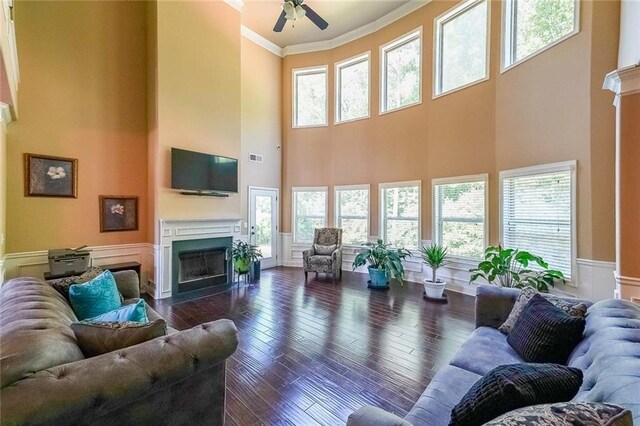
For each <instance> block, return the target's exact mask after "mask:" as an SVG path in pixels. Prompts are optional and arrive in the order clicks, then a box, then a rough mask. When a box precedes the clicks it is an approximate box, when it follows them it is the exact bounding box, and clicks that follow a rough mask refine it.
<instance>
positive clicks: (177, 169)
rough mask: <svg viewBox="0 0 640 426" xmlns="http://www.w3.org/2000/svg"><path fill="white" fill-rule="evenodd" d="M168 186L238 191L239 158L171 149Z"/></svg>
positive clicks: (199, 189)
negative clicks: (169, 183) (169, 182)
mask: <svg viewBox="0 0 640 426" xmlns="http://www.w3.org/2000/svg"><path fill="white" fill-rule="evenodd" d="M171 188H173V189H180V190H184V191H196V192H234V193H235V192H238V160H237V159H235V158H229V157H222V156H219V155H212V154H205V153H202V152H194V151H187V150H185V149H178V148H171Z"/></svg>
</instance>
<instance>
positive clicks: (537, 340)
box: [507, 294, 585, 364]
mask: <svg viewBox="0 0 640 426" xmlns="http://www.w3.org/2000/svg"><path fill="white" fill-rule="evenodd" d="M584 327H585V320H584V318H579V317H574V316H572V315H570V314H568V313H566V312H565V311H563V310H561V309H560V308H557V307H556V306H554V305H553V304H552V303H551V302H549V301H547V300H546V299H545V298H544V297H542V296H540V295H539V294H536V295H534V296H533V297H532V298H531V300H530V301H529V303H527V306H525V308H524V309H523V311H522V314H521V315H520V317H519V318H518V320H517V321H516V324H515V326H514V327H513V329H512V330H511V333H509V335H508V336H507V342H508V343H509V344H510V345H511V346H512V347H513V348H514V349H515V350H516V352H518V354H519V355H520V356H521V357H522V359H524V360H525V361H528V362H555V363H558V364H565V363H566V362H567V358H569V355H570V354H571V352H572V351H573V349H574V348H575V347H576V345H577V344H578V343H579V342H580V340H582V332H583V331H584Z"/></svg>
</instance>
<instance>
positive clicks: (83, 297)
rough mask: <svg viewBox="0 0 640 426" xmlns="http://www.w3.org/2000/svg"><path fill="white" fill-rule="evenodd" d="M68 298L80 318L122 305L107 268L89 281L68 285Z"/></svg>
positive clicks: (92, 315) (114, 282) (89, 316)
mask: <svg viewBox="0 0 640 426" xmlns="http://www.w3.org/2000/svg"><path fill="white" fill-rule="evenodd" d="M69 300H70V301H71V306H72V307H73V310H74V311H75V313H76V315H77V316H78V318H79V319H81V320H83V319H86V318H92V317H95V316H98V315H102V314H104V313H106V312H109V311H112V310H114V309H117V308H119V307H120V306H121V305H122V302H121V301H120V293H118V286H117V284H116V280H115V279H114V278H113V275H112V274H111V272H110V271H108V270H107V271H103V272H102V273H101V274H100V275H98V276H97V277H95V278H94V279H92V280H91V281H89V282H86V283H84V284H73V285H72V286H71V287H69Z"/></svg>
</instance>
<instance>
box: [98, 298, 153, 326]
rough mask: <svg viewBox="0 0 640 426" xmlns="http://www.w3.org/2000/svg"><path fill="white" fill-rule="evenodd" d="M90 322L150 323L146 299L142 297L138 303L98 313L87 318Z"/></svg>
mask: <svg viewBox="0 0 640 426" xmlns="http://www.w3.org/2000/svg"><path fill="white" fill-rule="evenodd" d="M87 321H88V322H109V321H116V322H127V321H133V322H141V323H144V324H146V323H148V322H149V318H148V317H147V309H146V304H145V303H144V300H142V299H140V300H138V302H137V303H135V304H131V305H125V306H122V307H120V308H118V309H114V310H113V311H109V312H105V313H104V314H102V315H98V316H95V317H92V318H88V319H87Z"/></svg>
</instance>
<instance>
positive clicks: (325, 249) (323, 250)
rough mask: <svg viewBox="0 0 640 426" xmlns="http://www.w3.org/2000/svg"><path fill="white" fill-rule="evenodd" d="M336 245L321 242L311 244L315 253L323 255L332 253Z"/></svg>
mask: <svg viewBox="0 0 640 426" xmlns="http://www.w3.org/2000/svg"><path fill="white" fill-rule="evenodd" d="M336 247H337V245H336V244H331V245H328V246H325V245H322V244H314V245H313V250H314V252H315V254H320V255H323V256H328V255H330V254H331V253H333V252H334V251H335V250H336Z"/></svg>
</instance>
